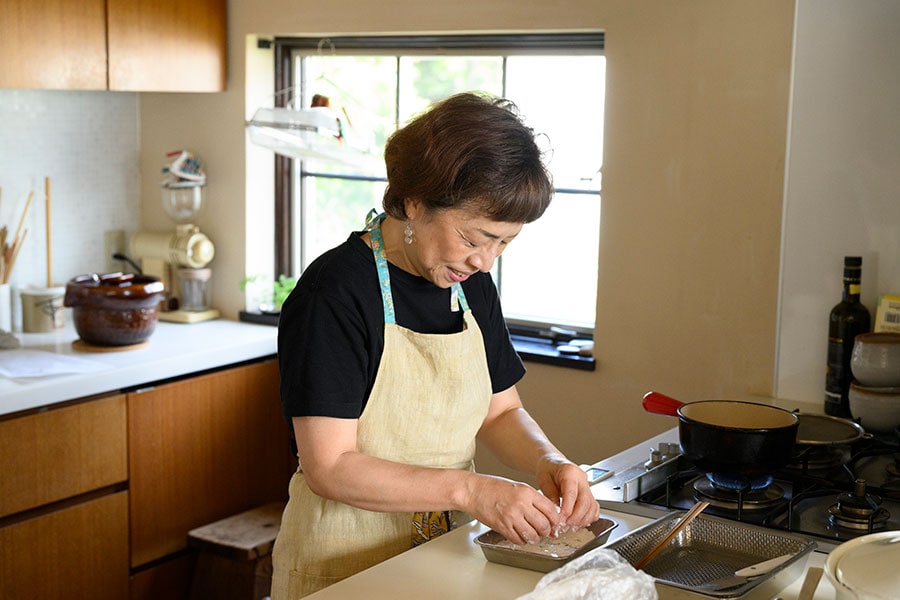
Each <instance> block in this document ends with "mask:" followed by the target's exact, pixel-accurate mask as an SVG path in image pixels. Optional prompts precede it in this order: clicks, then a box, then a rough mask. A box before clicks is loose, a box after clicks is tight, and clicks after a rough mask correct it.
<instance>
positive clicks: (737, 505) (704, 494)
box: [694, 477, 784, 511]
mask: <svg viewBox="0 0 900 600" xmlns="http://www.w3.org/2000/svg"><path fill="white" fill-rule="evenodd" d="M769 481H771V479H769ZM694 492H695V494H694V497H695V499H697V500H701V499H702V500H706V501H708V502H709V503H710V504H712V505H713V506H716V507H718V508H724V509H727V510H739V509H740V510H752V511H758V510H763V509H766V508H769V507H771V506H774V505H776V504H778V503H779V502H780V501H781V500H782V499H783V498H784V490H783V489H782V488H781V487H780V486H779V485H777V484H775V483H770V484H769V485H767V486H765V487H762V488H757V489H749V490H747V491H744V492H743V493H742V492H741V491H740V489H734V488H724V487H721V486H717V485H716V484H714V483H713V482H712V481H710V480H709V479H708V478H706V477H699V478H697V479H696V480H695V481H694Z"/></svg>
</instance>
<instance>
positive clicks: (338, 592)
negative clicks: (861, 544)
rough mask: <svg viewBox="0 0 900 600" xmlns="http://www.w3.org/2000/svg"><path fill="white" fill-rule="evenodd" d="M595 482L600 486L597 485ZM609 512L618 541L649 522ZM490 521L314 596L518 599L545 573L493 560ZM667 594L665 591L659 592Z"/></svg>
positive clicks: (608, 464) (328, 599) (791, 598)
mask: <svg viewBox="0 0 900 600" xmlns="http://www.w3.org/2000/svg"><path fill="white" fill-rule="evenodd" d="M677 439H678V433H677V429H672V430H670V431H667V432H665V433H663V434H661V435H659V436H657V437H655V438H652V439H650V440H648V441H646V442H642V443H640V444H638V445H636V446H634V447H633V448H629V449H628V450H626V451H624V452H621V453H619V454H617V455H615V456H613V457H610V458H609V459H607V460H603V461H600V462H598V463H596V464H597V466H602V467H604V468H612V469H613V470H617V469H624V468H628V467H630V466H632V465H634V464H636V463H637V462H639V461H640V460H644V459H646V456H647V454H648V453H649V450H650V449H651V448H654V447H657V445H658V444H659V442H671V441H677ZM595 488H596V486H595ZM602 514H603V516H604V517H606V518H609V519H612V520H613V521H615V522H616V523H617V524H618V527H617V528H616V529H614V530H613V532H612V534H611V535H610V538H609V541H613V540H616V539H618V538H619V537H622V536H624V535H626V534H627V533H628V532H630V531H633V530H634V529H636V528H637V527H640V526H641V525H644V524H646V523H648V522H650V520H651V519H649V518H647V517H640V516H635V515H629V514H625V513H619V512H616V511H610V510H603V511H602ZM487 530H488V529H487V527H485V526H484V525H481V524H480V523H478V522H473V523H471V524H469V525H465V526H463V527H460V528H459V529H456V530H454V531H451V532H450V533H447V534H445V535H443V536H441V537H439V538H437V539H435V540H432V541H430V542H428V543H426V544H423V545H421V546H419V547H417V548H414V549H412V550H409V551H407V552H404V553H403V554H400V555H399V556H395V557H394V558H392V559H390V560H387V561H385V562H383V563H381V564H378V565H376V566H374V567H372V568H370V569H367V570H365V571H363V572H361V573H358V574H356V575H354V576H353V577H349V578H347V579H345V580H343V581H341V582H339V583H336V584H334V585H332V586H330V587H328V588H325V589H324V590H321V591H320V592H317V593H315V594H313V595H311V596H309V598H311V599H313V598H314V599H315V600H346V598H366V599H367V600H395V599H396V598H421V597H427V598H429V599H431V600H457V599H459V598H466V599H467V600H504V599H510V600H512V599H514V598H518V597H519V596H521V595H524V594H527V593H528V592H530V591H531V590H532V589H534V586H535V584H536V583H537V582H538V580H539V579H540V578H541V577H542V576H543V573H538V572H536V571H529V570H527V569H520V568H516V567H508V566H506V565H499V564H496V563H492V562H488V561H487V560H486V559H485V557H484V554H483V553H482V552H481V549H480V548H479V547H478V546H477V545H476V544H475V541H474V540H475V538H476V537H478V536H479V535H481V534H482V533H484V532H485V531H487ZM826 557H827V555H826V554H823V553H821V552H813V553H812V554H811V555H810V559H809V563H808V567H822V566H823V565H824V564H825V558H826ZM802 584H803V578H802V577H801V578H798V579H797V580H796V581H794V582H793V583H792V584H791V585H790V586H789V587H788V588H786V589H785V590H783V591H782V592H781V593H780V594H779V596H778V598H781V599H782V600H796V598H797V597H798V595H799V593H800V587H801V586H802ZM660 598H661V600H664V599H665V596H664V595H661V596H660ZM814 598H815V600H833V599H834V588H833V587H832V586H831V584H830V583H829V582H828V581H827V580H826V578H825V576H824V575H823V576H822V580H821V582H820V583H819V587H818V589H817V590H816V594H815V596H814Z"/></svg>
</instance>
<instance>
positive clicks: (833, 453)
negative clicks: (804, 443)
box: [787, 447, 847, 472]
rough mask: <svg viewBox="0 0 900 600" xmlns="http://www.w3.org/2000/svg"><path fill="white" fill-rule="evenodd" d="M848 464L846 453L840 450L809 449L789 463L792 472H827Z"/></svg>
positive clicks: (788, 467) (829, 448)
mask: <svg viewBox="0 0 900 600" xmlns="http://www.w3.org/2000/svg"><path fill="white" fill-rule="evenodd" d="M845 462H847V457H846V456H845V452H844V451H843V450H841V449H840V448H833V447H827V448H809V449H807V450H806V451H804V452H801V453H799V454H797V455H795V456H794V457H793V458H792V459H791V462H790V463H788V465H787V469H788V470H790V471H801V472H802V471H807V470H808V471H812V472H820V471H827V470H828V469H832V468H834V467H838V466H840V465H842V464H844V463H845Z"/></svg>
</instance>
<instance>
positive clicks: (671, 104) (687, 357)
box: [141, 0, 794, 468]
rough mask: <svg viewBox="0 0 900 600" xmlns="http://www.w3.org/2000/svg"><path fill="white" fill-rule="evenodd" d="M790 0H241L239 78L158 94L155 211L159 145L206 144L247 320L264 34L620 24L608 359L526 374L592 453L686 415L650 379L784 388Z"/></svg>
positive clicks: (228, 298)
mask: <svg viewBox="0 0 900 600" xmlns="http://www.w3.org/2000/svg"><path fill="white" fill-rule="evenodd" d="M793 6H794V3H793V2H790V1H787V0H765V1H758V2H751V3H748V2H744V1H740V0H689V1H687V0H686V1H681V2H671V1H670V0H642V1H633V0H569V1H556V2H553V1H547V0H542V1H540V2H537V1H528V2H523V1H520V0H465V1H458V2H444V3H434V2H430V1H426V0H418V1H406V2H403V1H398V0H382V1H381V2H377V3H376V2H370V1H369V0H355V1H351V2H343V3H335V2H330V3H322V2H311V1H309V0H303V1H298V0H291V1H287V0H257V1H254V2H251V1H249V0H231V1H230V2H229V11H230V12H229V25H228V27H229V69H230V73H229V83H228V86H229V87H228V91H227V92H226V93H223V94H214V95H172V94H167V95H164V94H147V95H142V97H141V117H142V118H141V123H142V145H141V150H142V158H141V161H142V165H141V171H142V176H143V181H144V184H143V194H144V197H145V201H144V202H143V214H142V217H143V221H144V226H148V227H150V226H154V225H156V224H159V225H160V226H165V225H166V220H165V218H164V217H163V216H162V214H161V210H160V209H159V208H158V200H157V196H156V194H157V190H156V187H155V182H156V181H157V179H158V177H157V173H158V169H159V163H160V158H159V157H160V156H162V155H163V154H164V152H165V151H167V150H170V149H172V148H174V147H181V146H185V147H190V148H193V149H195V150H196V151H197V152H198V153H200V154H201V155H202V156H203V157H204V158H205V160H206V162H207V165H208V168H207V170H208V173H209V177H210V184H209V200H210V209H211V210H210V212H209V213H207V216H206V217H205V218H204V219H203V220H201V226H202V227H203V229H204V230H206V231H207V232H208V233H209V234H210V236H211V237H212V238H213V239H214V240H215V241H216V242H217V244H218V251H219V253H218V255H217V258H216V262H215V264H214V266H215V267H216V271H215V277H216V280H217V281H216V284H215V287H214V294H215V296H216V298H217V300H218V302H217V304H218V305H219V306H221V307H222V308H223V309H224V311H225V313H226V316H228V317H230V318H234V317H235V316H236V313H237V311H238V310H239V309H240V308H241V307H242V301H241V298H240V297H239V295H238V294H237V293H236V282H237V281H239V280H240V278H241V277H242V276H243V275H244V274H245V273H246V272H247V269H248V268H251V266H250V263H252V260H253V259H250V258H249V257H250V255H251V254H253V253H250V254H248V253H245V251H244V248H245V245H246V244H247V243H252V244H259V243H262V244H268V243H270V241H269V240H268V238H267V236H268V235H269V232H265V231H264V232H258V231H257V229H258V228H254V229H253V230H251V229H250V228H248V227H246V226H245V224H246V223H248V220H247V218H246V214H247V213H248V212H253V211H254V210H255V209H254V207H253V206H249V207H248V206H246V202H245V198H246V197H248V194H247V193H246V188H247V187H248V182H247V176H246V169H245V134H244V129H243V121H244V119H245V117H246V116H247V115H246V112H247V110H248V108H247V107H246V106H245V90H244V88H245V64H244V63H245V46H246V36H247V35H252V34H268V35H271V34H291V33H296V34H306V35H310V34H312V35H323V36H325V35H334V34H352V33H388V32H395V33H409V32H469V31H531V30H545V31H551V30H576V29H578V30H585V29H586V30H595V29H601V30H604V31H605V32H606V36H607V51H606V54H607V61H608V62H607V106H606V125H605V128H606V139H605V147H604V157H605V164H604V174H603V212H602V219H601V220H602V224H601V248H600V253H601V259H600V266H599V269H600V271H599V290H598V302H597V304H598V317H597V339H596V341H597V344H596V347H597V370H596V371H594V372H578V371H572V370H569V369H560V368H553V367H547V366H543V365H535V364H529V372H528V375H527V376H526V379H525V380H524V381H523V382H522V384H521V385H520V391H521V393H522V396H523V398H524V400H525V402H526V405H527V406H528V407H529V408H530V410H531V411H532V412H533V413H534V414H535V416H536V417H537V418H538V419H539V420H540V421H541V422H542V424H543V425H544V427H545V429H546V430H547V431H548V433H550V435H551V437H552V438H553V439H554V440H555V441H556V442H557V444H558V445H559V446H560V447H561V448H562V449H563V450H564V451H566V452H567V453H569V454H570V456H571V458H572V459H573V460H575V461H578V462H593V461H595V460H597V459H599V458H602V457H603V456H606V455H608V454H610V453H613V452H616V451H618V450H620V449H621V448H623V447H625V446H628V445H631V444H634V443H637V442H638V441H640V440H641V439H644V438H646V437H647V436H649V435H650V434H653V433H657V432H659V431H661V430H663V429H665V428H667V427H670V426H673V425H674V420H670V419H668V418H664V417H657V416H650V415H646V414H644V413H643V412H642V410H641V408H640V399H641V396H642V395H643V393H644V392H646V391H647V390H649V389H656V390H659V391H662V392H664V393H668V394H670V395H673V396H675V397H679V398H681V399H684V400H694V399H700V398H713V397H733V396H746V395H753V394H760V395H768V394H769V393H770V392H771V389H772V383H773V369H774V349H775V333H776V332H775V323H776V312H777V306H776V305H777V297H778V294H777V286H778V264H779V251H780V232H781V206H782V195H783V174H784V157H785V145H786V131H787V111H788V97H789V81H790V65H791V37H792V27H793V15H794V8H793ZM559 91H560V94H561V96H562V97H564V96H565V90H559ZM588 109H589V107H588ZM250 187H251V193H250V194H249V195H250V196H252V195H253V193H252V190H253V188H254V186H252V185H250ZM572 260H578V258H577V257H573V258H572ZM549 266H552V265H549ZM585 268H593V265H585ZM482 465H483V466H484V465H488V466H491V467H492V468H493V466H494V465H493V463H492V462H491V461H489V460H484V461H483V462H482Z"/></svg>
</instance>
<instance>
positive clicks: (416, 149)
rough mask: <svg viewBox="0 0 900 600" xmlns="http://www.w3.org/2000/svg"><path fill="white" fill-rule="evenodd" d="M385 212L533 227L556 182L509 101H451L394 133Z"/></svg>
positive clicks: (477, 97) (480, 97)
mask: <svg viewBox="0 0 900 600" xmlns="http://www.w3.org/2000/svg"><path fill="white" fill-rule="evenodd" d="M384 160H385V164H386V166H387V179H388V185H387V188H386V189H385V192H384V210H385V212H386V213H387V214H388V215H390V216H392V217H395V218H398V219H406V211H405V205H404V201H405V200H406V199H407V198H416V199H419V200H421V201H422V203H423V205H424V206H425V208H426V209H427V210H429V211H431V210H441V209H448V208H459V209H464V210H469V211H471V212H473V213H474V214H477V215H479V216H483V217H487V218H489V219H491V220H493V221H503V222H508V223H530V222H532V221H534V220H536V219H538V218H539V217H540V216H541V215H542V214H544V211H545V210H546V209H547V206H548V205H549V204H550V198H551V196H552V194H553V185H552V183H551V180H550V174H549V172H548V171H547V168H546V166H545V165H544V163H543V161H542V156H541V151H540V149H539V148H538V146H537V144H536V143H535V136H534V131H533V130H532V129H531V128H529V127H526V126H525V125H524V123H523V122H522V120H521V118H520V117H519V113H518V109H517V107H516V106H515V104H513V103H512V102H510V101H509V100H506V99H503V98H497V97H493V96H489V95H486V94H476V93H471V92H467V93H462V94H457V95H454V96H450V97H449V98H446V99H444V100H442V101H440V102H437V103H435V104H434V105H432V107H431V108H430V109H429V110H428V111H426V112H424V113H422V114H421V115H419V116H418V117H416V118H415V119H413V120H412V121H410V122H409V123H408V124H407V125H406V126H405V127H403V128H402V129H399V130H397V131H396V132H394V134H393V135H391V137H390V138H389V139H388V141H387V145H386V146H385V152H384Z"/></svg>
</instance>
